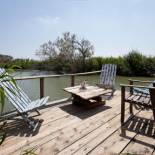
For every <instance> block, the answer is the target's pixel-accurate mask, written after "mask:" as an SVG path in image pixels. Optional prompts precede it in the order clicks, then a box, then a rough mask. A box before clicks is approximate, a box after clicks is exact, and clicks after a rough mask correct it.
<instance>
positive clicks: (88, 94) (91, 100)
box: [64, 86, 111, 107]
mask: <svg viewBox="0 0 155 155" xmlns="http://www.w3.org/2000/svg"><path fill="white" fill-rule="evenodd" d="M80 87H81V86H74V87H68V88H64V90H65V91H66V92H69V93H71V94H72V96H73V104H82V105H86V106H87V107H94V106H97V105H101V104H105V100H102V97H101V95H104V94H106V93H109V92H111V91H110V90H105V89H103V88H99V87H97V86H86V89H80Z"/></svg>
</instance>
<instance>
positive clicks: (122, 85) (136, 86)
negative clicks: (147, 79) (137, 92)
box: [120, 84, 155, 90]
mask: <svg viewBox="0 0 155 155" xmlns="http://www.w3.org/2000/svg"><path fill="white" fill-rule="evenodd" d="M120 86H121V87H129V88H134V87H135V88H145V89H153V90H155V87H148V86H140V85H128V84H120Z"/></svg>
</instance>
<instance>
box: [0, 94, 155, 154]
mask: <svg viewBox="0 0 155 155" xmlns="http://www.w3.org/2000/svg"><path fill="white" fill-rule="evenodd" d="M128 111H129V110H128V108H127V109H126V116H127V117H128V120H127V122H126V123H125V124H124V125H123V126H121V124H120V92H119V91H117V92H116V95H115V96H114V98H113V99H112V100H108V101H107V102H106V105H104V106H99V107H96V108H93V109H85V108H83V107H79V106H75V105H72V103H71V102H62V103H61V104H54V105H53V104H52V105H50V104H49V105H48V106H47V107H46V108H43V109H41V110H40V113H41V115H39V116H35V117H33V119H34V120H35V121H36V122H38V123H37V125H36V128H35V129H34V130H33V131H31V130H29V129H28V128H27V126H26V124H24V121H23V120H22V119H21V118H20V117H16V118H14V119H12V120H10V121H9V122H8V123H7V126H6V127H5V130H6V131H7V135H6V139H5V141H4V142H3V143H2V145H1V146H0V155H7V154H12V155H13V154H20V153H22V152H23V151H24V150H27V149H29V148H33V149H34V151H35V153H36V154H42V155H45V154H47V155H48V154H62V155H63V154H67V155H68V154H77V155H82V154H94V155H96V154H110V153H116V154H119V153H131V154H132V153H134V154H146V153H147V154H153V153H154V146H155V128H154V127H155V126H154V122H153V120H152V119H151V118H152V113H151V112H147V111H144V112H137V111H135V113H136V115H135V116H134V117H132V118H131V117H129V114H128ZM32 115H33V116H34V115H35V113H32ZM127 117H126V118H127Z"/></svg>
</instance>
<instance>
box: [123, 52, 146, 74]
mask: <svg viewBox="0 0 155 155" xmlns="http://www.w3.org/2000/svg"><path fill="white" fill-rule="evenodd" d="M144 58H145V57H144V56H143V55H142V54H141V53H139V52H138V51H135V50H132V51H131V52H129V53H128V54H127V55H126V56H125V57H124V61H125V64H126V65H127V68H128V69H129V74H130V75H137V76H139V75H144V74H145V71H144Z"/></svg>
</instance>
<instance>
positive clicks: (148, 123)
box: [123, 113, 155, 155]
mask: <svg viewBox="0 0 155 155" xmlns="http://www.w3.org/2000/svg"><path fill="white" fill-rule="evenodd" d="M151 115H152V113H150V116H151ZM145 117H146V115H145ZM142 119H143V122H144V126H142V129H141V130H140V131H139V132H138V134H137V135H136V136H135V137H134V140H133V141H132V142H131V143H130V144H129V145H128V147H126V148H125V149H124V150H123V153H129V152H130V153H133V154H148V155H149V154H152V153H153V151H154V148H155V126H154V121H153V120H152V118H151V117H150V118H148V119H147V118H142Z"/></svg>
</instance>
